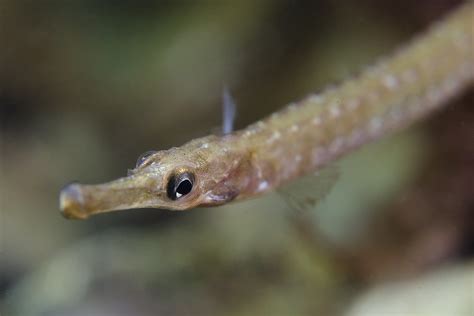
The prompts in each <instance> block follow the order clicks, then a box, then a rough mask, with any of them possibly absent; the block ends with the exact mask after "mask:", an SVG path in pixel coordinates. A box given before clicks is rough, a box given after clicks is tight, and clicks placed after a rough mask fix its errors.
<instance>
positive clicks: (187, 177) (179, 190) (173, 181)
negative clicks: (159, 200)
mask: <svg viewBox="0 0 474 316" xmlns="http://www.w3.org/2000/svg"><path fill="white" fill-rule="evenodd" d="M193 184H194V175H193V174H192V173H189V172H184V173H181V174H175V175H173V176H171V177H170V179H169V180H168V187H167V189H166V190H167V194H168V197H169V198H170V199H171V200H177V199H179V198H180V197H182V196H184V195H186V194H188V193H189V192H191V191H192V189H193Z"/></svg>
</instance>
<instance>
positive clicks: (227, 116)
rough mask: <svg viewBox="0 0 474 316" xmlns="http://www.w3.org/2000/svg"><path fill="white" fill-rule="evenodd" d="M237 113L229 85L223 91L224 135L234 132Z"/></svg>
mask: <svg viewBox="0 0 474 316" xmlns="http://www.w3.org/2000/svg"><path fill="white" fill-rule="evenodd" d="M235 115H236V106H235V101H234V99H233V98H232V96H231V95H230V92H229V89H228V88H227V86H224V90H223V91H222V133H223V134H224V135H226V134H229V133H232V131H233V130H234V121H235Z"/></svg>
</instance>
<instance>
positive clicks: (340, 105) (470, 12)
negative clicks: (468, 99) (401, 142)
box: [60, 2, 474, 218]
mask: <svg viewBox="0 0 474 316" xmlns="http://www.w3.org/2000/svg"><path fill="white" fill-rule="evenodd" d="M473 16H474V5H473V3H471V2H467V3H466V4H464V5H463V6H462V7H461V8H459V9H457V10H456V11H455V12H453V13H452V14H450V15H449V16H448V17H446V18H445V19H444V20H442V21H440V22H438V23H437V24H436V25H434V26H432V27H431V29H430V30H428V31H427V32H426V33H425V34H423V35H421V36H419V37H417V38H415V39H413V40H412V41H411V42H410V43H409V44H408V45H406V46H404V47H402V48H401V49H399V50H398V51H396V52H395V53H394V54H393V55H392V56H391V57H388V58H384V59H381V60H380V61H378V62H377V63H376V64H375V65H373V66H370V67H368V68H366V69H365V71H363V72H362V73H361V74H360V75H359V76H356V77H354V78H350V79H348V80H346V81H345V82H343V83H342V84H341V85H340V86H337V87H330V88H328V89H326V90H325V91H323V92H322V93H320V94H313V95H309V96H307V97H306V98H304V99H303V100H301V101H300V102H296V103H292V104H290V105H288V106H287V107H286V108H284V109H282V110H281V111H279V112H276V113H273V114H272V115H270V116H269V117H268V118H266V119H263V120H261V121H259V122H256V123H254V124H252V125H250V126H248V127H247V128H245V129H243V130H240V131H236V132H234V133H231V134H228V135H224V136H222V137H217V136H208V137H204V138H200V139H196V140H193V141H191V142H189V143H187V144H185V145H183V146H181V147H179V148H172V149H170V150H164V151H160V152H157V153H156V154H153V155H151V156H150V157H148V158H147V159H146V160H145V161H143V163H141V164H139V165H138V166H137V168H136V169H134V170H133V171H132V173H131V175H130V176H128V177H126V178H122V179H118V180H115V181H112V182H109V183H106V184H101V185H80V184H71V185H69V186H67V187H65V188H64V189H63V191H62V192H61V197H60V203H61V206H60V207H61V209H62V211H63V214H65V215H66V216H67V217H71V218H86V217H88V216H89V215H91V214H95V213H101V212H105V211H110V210H118V209H125V208H136V207H156V208H168V209H175V210H186V209H191V208H194V207H196V206H200V205H207V206H213V205H220V204H224V203H227V202H229V201H232V200H234V199H243V198H249V197H253V196H256V195H259V194H262V193H264V192H268V191H270V190H273V189H275V188H276V187H279V186H280V185H282V184H284V183H287V182H289V181H291V180H294V179H296V178H298V177H300V176H302V175H304V174H308V173H310V172H314V171H316V170H317V169H319V168H322V167H323V166H324V165H325V164H327V163H329V162H331V161H334V160H335V159H337V158H338V157H340V156H342V155H344V154H347V153H350V152H351V151H353V150H354V149H355V148H357V147H360V146H361V145H364V144H367V143H369V142H371V141H374V140H376V139H378V138H380V137H382V136H383V135H385V134H387V133H389V132H391V131H395V130H399V129H401V128H403V127H404V126H407V125H409V124H410V123H412V122H414V121H416V120H418V119H420V118H422V117H425V116H426V115H428V114H431V113H433V112H434V111H435V110H436V109H437V108H439V107H441V106H442V105H445V104H446V102H447V101H448V100H449V99H450V98H451V97H453V96H455V95H456V94H458V93H460V92H461V91H462V90H463V89H465V88H467V87H468V86H469V85H471V84H472V81H473V77H474V52H473V37H474V35H473V33H474V31H473ZM176 174H192V175H193V177H192V179H193V180H192V181H193V183H191V186H192V190H191V191H190V192H187V193H186V194H184V195H183V194H182V193H180V194H179V196H180V198H179V199H175V200H173V199H171V198H170V196H169V194H170V193H169V192H170V189H169V181H170V180H169V179H170V178H171V177H172V176H175V175H176ZM186 181H190V180H189V179H188V180H186ZM187 185H189V183H187ZM175 189H176V190H180V188H179V187H176V188H175Z"/></svg>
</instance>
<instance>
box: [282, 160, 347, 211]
mask: <svg viewBox="0 0 474 316" xmlns="http://www.w3.org/2000/svg"><path fill="white" fill-rule="evenodd" d="M338 178H339V168H337V166H336V165H330V166H328V167H326V168H324V169H322V170H320V171H318V172H316V173H312V174H309V175H307V176H304V177H302V178H299V179H297V180H295V181H293V182H292V183H290V184H288V185H286V186H284V187H282V188H281V189H278V194H279V195H280V197H281V198H282V199H283V200H284V201H285V202H286V204H287V205H288V207H289V208H290V209H292V210H296V211H298V212H308V211H311V210H314V209H315V208H316V207H317V206H318V204H319V202H321V201H322V200H323V199H324V198H325V197H326V196H327V195H328V194H329V193H330V192H331V190H332V188H333V187H334V185H335V184H336V182H337V179H338Z"/></svg>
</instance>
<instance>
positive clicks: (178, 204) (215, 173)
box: [60, 136, 246, 219]
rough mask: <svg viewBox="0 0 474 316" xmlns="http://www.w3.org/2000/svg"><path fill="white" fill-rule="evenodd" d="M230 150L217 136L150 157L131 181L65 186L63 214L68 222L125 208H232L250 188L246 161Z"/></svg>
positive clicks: (132, 174)
mask: <svg viewBox="0 0 474 316" xmlns="http://www.w3.org/2000/svg"><path fill="white" fill-rule="evenodd" d="M225 137H226V138H227V139H228V138H229V136H225ZM230 148H233V146H229V145H228V141H222V140H221V138H219V137H215V136H212V137H205V138H202V139H198V140H195V141H192V142H190V143H188V144H185V145H183V146H181V147H178V148H171V149H168V150H162V151H156V152H147V153H145V154H144V155H142V156H140V157H139V159H138V161H137V164H136V166H135V168H134V169H132V170H130V171H129V173H128V176H127V177H123V178H119V179H117V180H113V181H111V182H107V183H103V184H97V185H84V184H79V183H71V184H69V185H67V186H65V187H64V188H63V189H62V190H61V193H60V208H61V211H62V213H63V215H64V216H66V217H67V218H75V219H84V218H87V217H89V216H90V215H93V214H98V213H104V212H109V211H115V210H123V209H133V208H161V209H169V210H188V209H192V208H195V207H197V206H214V205H220V204H223V203H227V202H229V201H231V200H233V199H235V198H236V197H237V196H238V195H239V192H240V191H241V190H242V186H243V185H245V183H246V180H245V179H246V178H245V177H244V176H243V173H244V170H245V168H243V164H242V163H243V162H245V161H246V160H245V159H243V158H242V156H241V155H239V154H238V153H237V152H236V151H235V150H231V149H230Z"/></svg>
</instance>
